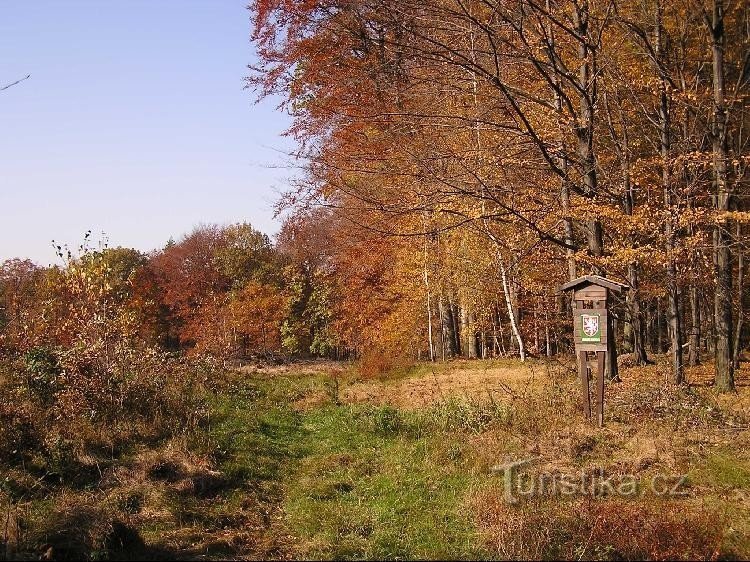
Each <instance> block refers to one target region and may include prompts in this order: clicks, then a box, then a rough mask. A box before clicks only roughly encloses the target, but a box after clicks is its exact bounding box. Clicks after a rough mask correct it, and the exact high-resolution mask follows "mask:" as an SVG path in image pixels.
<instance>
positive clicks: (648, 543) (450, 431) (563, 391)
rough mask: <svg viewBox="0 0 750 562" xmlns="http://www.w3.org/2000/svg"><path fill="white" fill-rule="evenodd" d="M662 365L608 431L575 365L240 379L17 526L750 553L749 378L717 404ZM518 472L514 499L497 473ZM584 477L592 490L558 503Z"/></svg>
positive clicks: (309, 553) (634, 385)
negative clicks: (168, 434) (46, 523)
mask: <svg viewBox="0 0 750 562" xmlns="http://www.w3.org/2000/svg"><path fill="white" fill-rule="evenodd" d="M666 369H667V366H666V364H661V363H658V364H656V365H653V366H649V367H646V368H634V367H631V368H628V367H624V368H623V369H622V373H621V376H622V382H621V383H616V384H615V383H613V384H609V385H608V387H607V398H606V404H607V408H606V425H605V427H604V428H601V429H600V428H597V427H595V426H594V425H592V424H591V423H589V422H587V421H586V420H584V419H583V418H582V415H581V412H580V406H579V404H580V398H579V390H578V385H577V381H576V376H575V367H574V365H573V364H571V363H570V362H566V361H551V362H547V361H542V360H533V361H529V362H527V363H525V364H521V363H520V362H518V361H517V360H498V361H454V362H448V363H436V364H419V365H417V366H415V367H412V368H409V369H404V370H402V371H400V372H398V373H390V374H388V375H386V376H384V377H383V378H382V379H373V380H361V379H360V378H359V376H358V373H357V370H356V368H354V367H353V366H351V365H348V364H341V363H332V362H323V361H315V362H306V363H298V364H293V365H284V366H275V367H263V366H248V367H244V368H242V369H240V370H238V371H234V372H232V373H229V374H228V376H227V381H226V382H225V383H224V384H223V386H222V387H221V388H220V390H219V392H217V394H216V396H215V397H214V398H213V404H212V412H213V413H212V420H211V423H210V424H209V425H208V426H207V427H205V428H203V429H202V430H201V431H200V432H198V433H197V434H192V435H186V436H185V437H184V438H181V439H175V440H171V441H170V442H168V443H163V444H159V445H158V446H154V447H152V448H144V449H143V450H141V451H137V452H134V454H133V455H132V456H131V457H129V459H128V460H127V461H126V462H123V463H121V465H120V466H117V467H113V468H112V469H109V470H107V471H105V472H104V474H103V475H102V478H101V480H100V481H99V482H98V483H97V485H96V486H95V487H93V488H92V489H89V490H82V491H78V492H76V493H71V494H69V495H68V496H66V497H65V498H57V501H56V502H55V505H54V507H52V506H50V505H49V500H47V501H48V504H47V511H46V512H45V511H44V509H42V507H41V506H40V505H34V506H32V507H29V508H28V509H30V510H31V511H30V513H28V514H27V515H26V520H27V523H26V526H27V527H29V528H30V527H32V526H33V522H34V517H39V518H42V517H47V518H49V512H50V510H54V511H55V512H56V513H57V515H58V516H59V517H58V520H59V521H61V523H59V525H58V528H57V529H58V531H61V530H62V527H64V524H65V523H64V522H65V521H71V520H72V519H73V518H74V517H75V516H78V517H80V509H78V508H79V507H80V506H81V505H83V504H84V503H85V505H87V506H91V505H95V506H97V507H96V510H98V511H96V510H94V511H96V513H93V512H92V513H91V514H90V519H89V522H88V524H89V525H93V523H91V522H92V521H101V520H102V516H101V513H102V512H106V513H107V514H109V519H107V521H110V523H108V525H109V526H110V527H112V525H114V523H112V521H114V522H115V523H116V524H118V525H122V529H124V530H121V531H120V532H119V534H117V533H115V536H116V537H119V538H118V540H119V543H118V547H119V548H120V550H119V551H118V550H117V548H115V549H113V550H111V551H108V552H109V556H110V557H111V556H112V554H111V553H112V552H115V553H117V552H120V554H121V556H123V557H128V558H141V559H149V558H161V559H196V558H201V559H223V558H227V557H232V558H242V559H259V558H267V557H270V558H282V559H286V558H322V559H334V558H359V559H361V558H388V559H396V558H411V559H414V558H417V559H424V558H430V559H443V558H476V557H488V558H528V557H534V558H550V559H551V558H556V557H563V558H572V557H576V558H579V559H590V558H612V559H623V558H624V559H640V558H686V559H690V558H717V557H719V558H736V557H739V558H747V557H748V556H750V542H749V540H748V532H749V531H750V448H748V443H749V442H750V429H749V427H748V419H750V416H749V415H748V414H750V388H748V386H747V385H748V382H750V376H748V374H749V372H748V371H749V370H748V368H747V366H745V367H744V368H743V369H742V370H741V371H740V373H739V375H738V392H737V393H736V394H732V395H717V394H716V393H715V392H714V391H713V389H712V387H711V386H710V385H708V384H707V382H708V381H709V380H710V372H711V371H710V366H704V367H698V368H695V369H693V370H691V371H689V372H688V377H689V379H690V380H691V381H692V386H690V387H687V388H682V389H674V388H672V387H671V386H670V385H669V384H668V377H667V376H666V373H667V371H666ZM518 460H528V463H527V464H526V465H525V466H524V467H523V468H519V469H517V470H516V472H515V473H514V475H513V478H512V479H510V480H508V482H510V486H511V487H510V488H509V487H508V486H509V485H508V484H507V483H506V474H508V473H507V472H505V473H504V472H501V471H498V467H500V466H507V465H508V463H511V462H513V461H518ZM574 478H575V479H577V480H576V482H577V481H578V480H580V481H581V482H582V483H585V486H583V485H581V486H576V487H572V486H569V487H568V488H567V490H568V492H564V491H563V492H562V493H561V492H560V490H559V489H553V488H551V483H553V482H555V481H557V482H558V483H559V482H562V481H566V482H572V480H573V479H574ZM555 479H557V480H555ZM654 482H656V483H657V484H658V486H656V488H655V487H654ZM626 484H627V485H628V486H629V487H628V488H619V487H618V486H625V485H626ZM673 488H674V493H662V492H667V490H672V489H673ZM508 490H511V493H510V495H509V492H508ZM571 490H572V491H571ZM623 491H626V492H628V493H623ZM92 499H93V500H95V501H93V502H92ZM21 515H23V514H21ZM97 517H98V519H97ZM66 518H67V519H66ZM28 532H29V533H31V532H32V531H28ZM128 533H130V534H128ZM110 534H111V529H110ZM50 535H53V536H52V537H50ZM131 535H132V536H131ZM46 538H47V539H48V540H49V542H51V543H52V542H53V541H52V539H53V538H54V533H53V532H52V531H47V535H46ZM115 557H116V556H115Z"/></svg>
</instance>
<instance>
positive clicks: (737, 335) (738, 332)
mask: <svg viewBox="0 0 750 562" xmlns="http://www.w3.org/2000/svg"><path fill="white" fill-rule="evenodd" d="M736 235H737V240H742V226H741V225H740V223H737V231H736ZM744 289H745V254H744V252H743V251H742V247H741V246H740V247H739V248H738V250H737V307H738V309H737V325H736V326H735V328H734V345H733V346H732V349H733V352H734V353H733V355H732V364H733V368H734V370H735V371H736V370H738V369H739V368H740V352H741V351H742V324H743V322H744V320H745V310H744V308H743V302H742V301H743V296H744V295H743V291H744Z"/></svg>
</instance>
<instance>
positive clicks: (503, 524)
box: [471, 490, 724, 560]
mask: <svg viewBox="0 0 750 562" xmlns="http://www.w3.org/2000/svg"><path fill="white" fill-rule="evenodd" d="M471 505H472V508H473V511H474V513H475V518H476V521H477V525H478V527H479V529H480V532H481V534H482V536H483V538H484V541H485V543H486V545H487V548H489V549H490V551H491V552H492V553H493V554H494V555H496V556H498V557H499V558H501V559H510V560H519V559H546V560H550V559H563V560H564V559H579V560H592V559H608V560H643V559H648V560H674V559H677V560H706V559H708V560H712V559H716V558H717V557H718V556H719V555H720V554H721V544H722V539H723V527H724V525H723V523H724V519H723V517H722V516H721V515H720V514H719V513H717V512H715V511H713V510H707V509H705V507H703V506H701V507H695V506H690V504H688V503H687V502H685V501H680V500H664V501H653V500H643V501H633V500H622V499H611V498H607V499H594V498H582V499H573V500H562V499H559V500H554V499H549V498H546V499H534V500H530V501H527V502H521V503H519V504H516V505H509V504H507V503H506V502H505V501H504V500H503V495H502V490H492V491H485V492H483V493H481V494H479V495H477V496H476V497H475V498H474V499H473V501H472V504H471Z"/></svg>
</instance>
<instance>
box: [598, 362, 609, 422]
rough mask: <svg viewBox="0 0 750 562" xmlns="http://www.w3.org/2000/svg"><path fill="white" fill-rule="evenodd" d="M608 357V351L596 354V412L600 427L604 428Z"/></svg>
mask: <svg viewBox="0 0 750 562" xmlns="http://www.w3.org/2000/svg"><path fill="white" fill-rule="evenodd" d="M606 357H607V352H606V351H597V352H596V359H597V367H598V368H597V370H598V371H599V372H598V375H597V381H596V382H597V385H598V388H597V400H596V412H597V418H598V422H599V427H602V426H603V425H604V370H605V365H606Z"/></svg>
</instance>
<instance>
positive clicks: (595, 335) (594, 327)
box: [581, 314, 601, 342]
mask: <svg viewBox="0 0 750 562" xmlns="http://www.w3.org/2000/svg"><path fill="white" fill-rule="evenodd" d="M581 329H582V331H583V336H584V337H583V341H596V342H598V341H601V332H600V327H599V315H598V314H582V315H581Z"/></svg>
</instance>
